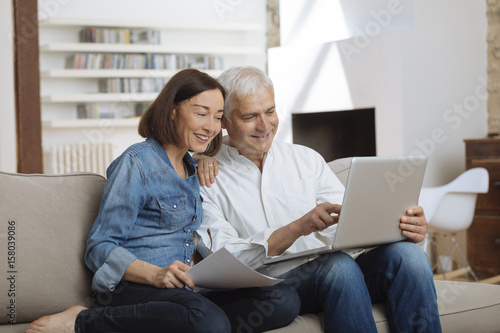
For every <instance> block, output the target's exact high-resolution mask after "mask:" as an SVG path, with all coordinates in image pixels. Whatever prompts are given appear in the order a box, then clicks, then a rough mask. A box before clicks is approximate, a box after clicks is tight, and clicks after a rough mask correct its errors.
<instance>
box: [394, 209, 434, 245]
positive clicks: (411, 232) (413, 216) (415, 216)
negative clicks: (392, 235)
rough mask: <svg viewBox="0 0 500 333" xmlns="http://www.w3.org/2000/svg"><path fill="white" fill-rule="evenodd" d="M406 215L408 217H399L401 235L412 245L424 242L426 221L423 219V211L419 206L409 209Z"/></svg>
mask: <svg viewBox="0 0 500 333" xmlns="http://www.w3.org/2000/svg"><path fill="white" fill-rule="evenodd" d="M406 213H407V214H408V215H406V216H402V217H401V223H400V224H399V227H400V228H401V233H402V234H403V235H404V236H406V237H408V238H409V239H410V240H411V241H413V242H414V243H418V242H421V241H423V240H424V238H425V233H426V232H427V224H428V222H427V220H426V219H425V215H424V209H423V208H422V207H420V206H414V207H410V208H409V209H408V210H407V211H406Z"/></svg>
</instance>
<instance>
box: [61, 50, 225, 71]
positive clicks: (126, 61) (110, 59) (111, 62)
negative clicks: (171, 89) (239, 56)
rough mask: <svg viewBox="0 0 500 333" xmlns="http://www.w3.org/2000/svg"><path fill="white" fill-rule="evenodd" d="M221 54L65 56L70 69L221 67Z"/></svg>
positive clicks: (78, 54)
mask: <svg viewBox="0 0 500 333" xmlns="http://www.w3.org/2000/svg"><path fill="white" fill-rule="evenodd" d="M223 67H224V61H223V57H221V56H209V55H205V56H192V55H186V54H151V53H150V54H140V53H139V54H136V53H126V54H123V53H75V54H72V55H70V56H68V57H67V58H66V68H71V69H174V70H179V69H185V68H197V69H205V70H207V69H217V70H220V69H223Z"/></svg>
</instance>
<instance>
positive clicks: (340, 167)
mask: <svg viewBox="0 0 500 333" xmlns="http://www.w3.org/2000/svg"><path fill="white" fill-rule="evenodd" d="M352 159H353V158H352V157H344V158H339V159H336V160H333V161H331V162H328V163H327V164H328V166H329V167H330V169H332V171H333V172H334V173H335V174H336V175H337V178H338V179H340V181H341V182H342V184H344V186H345V184H346V183H347V176H349V169H350V168H351V161H352Z"/></svg>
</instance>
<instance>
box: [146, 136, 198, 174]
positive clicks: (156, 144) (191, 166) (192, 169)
mask: <svg viewBox="0 0 500 333" xmlns="http://www.w3.org/2000/svg"><path fill="white" fill-rule="evenodd" d="M146 141H147V142H149V144H150V145H151V146H152V147H153V149H154V151H155V152H156V153H157V154H158V155H159V156H160V157H161V158H162V159H163V160H164V161H165V163H167V164H168V165H169V166H170V167H172V163H170V160H169V159H168V155H167V152H166V151H165V148H164V147H163V144H162V143H161V142H160V141H158V140H156V139H155V138H153V137H148V138H147V139H146ZM184 161H186V162H187V164H188V176H192V175H195V174H196V170H197V167H198V163H196V161H195V160H194V159H193V158H192V157H191V154H189V152H187V153H186V155H184Z"/></svg>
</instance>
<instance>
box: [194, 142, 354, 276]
mask: <svg viewBox="0 0 500 333" xmlns="http://www.w3.org/2000/svg"><path fill="white" fill-rule="evenodd" d="M216 158H217V160H218V162H219V175H218V176H217V177H216V181H215V183H214V184H212V186H211V187H202V188H201V195H202V197H203V200H204V201H203V221H202V225H201V227H200V229H199V230H198V236H199V237H198V238H199V246H198V249H199V250H200V252H201V254H202V255H203V256H206V255H207V254H208V251H209V248H210V247H211V248H212V252H214V251H217V250H218V249H220V248H222V247H225V248H226V249H228V250H229V251H230V252H231V253H233V254H234V255H235V256H236V257H237V258H238V259H240V260H241V261H242V262H244V263H245V264H247V265H248V266H250V267H252V268H254V269H257V270H259V271H261V272H262V273H264V274H266V275H270V276H278V275H279V274H282V273H284V272H286V271H288V270H289V269H291V268H293V267H296V266H298V265H300V264H302V263H304V262H305V259H299V260H292V261H286V262H282V263H279V264H275V265H273V266H264V267H263V265H262V260H263V259H264V258H265V257H266V254H267V252H268V243H267V240H268V239H269V237H270V236H271V234H272V233H273V232H274V231H275V230H277V229H279V228H281V227H283V226H285V225H287V224H289V223H291V222H293V221H295V220H297V219H299V218H301V217H302V216H304V215H305V214H306V213H308V212H309V211H310V210H311V209H313V208H314V207H316V205H318V204H320V203H322V202H331V203H334V204H342V198H343V196H344V186H343V185H342V183H341V182H340V181H339V179H338V178H337V177H336V176H335V174H334V173H333V172H332V171H331V169H330V168H329V167H328V165H327V164H326V162H325V161H324V159H323V158H322V157H321V155H319V154H318V153H317V152H315V151H314V150H312V149H310V148H307V147H304V146H300V145H293V144H289V143H283V142H276V141H275V142H273V144H272V147H271V149H270V150H269V152H268V153H267V154H266V157H265V160H264V164H263V171H262V173H261V172H260V170H259V168H257V166H256V165H255V164H254V163H253V162H251V161H250V160H249V159H247V158H246V157H244V156H243V155H240V154H239V152H238V150H237V149H236V148H234V147H229V146H227V145H223V146H222V149H221V151H220V152H219V154H218V155H217V156H216ZM207 229H210V234H211V235H212V240H210V237H209V235H208V232H207ZM335 230H336V225H334V226H332V227H330V228H328V229H326V230H324V231H322V232H316V233H312V234H310V235H307V236H302V237H300V238H298V239H297V240H296V241H295V243H294V244H293V245H292V246H291V247H290V248H288V249H287V251H286V252H285V253H296V252H299V251H304V250H309V249H312V248H317V247H322V246H325V245H330V244H332V243H333V236H334V234H335Z"/></svg>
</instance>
